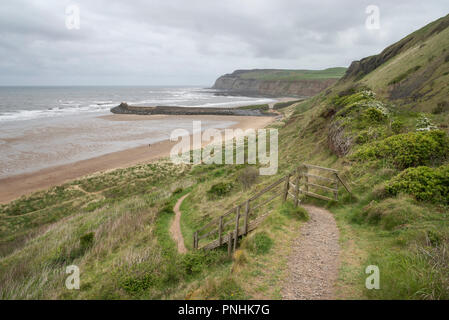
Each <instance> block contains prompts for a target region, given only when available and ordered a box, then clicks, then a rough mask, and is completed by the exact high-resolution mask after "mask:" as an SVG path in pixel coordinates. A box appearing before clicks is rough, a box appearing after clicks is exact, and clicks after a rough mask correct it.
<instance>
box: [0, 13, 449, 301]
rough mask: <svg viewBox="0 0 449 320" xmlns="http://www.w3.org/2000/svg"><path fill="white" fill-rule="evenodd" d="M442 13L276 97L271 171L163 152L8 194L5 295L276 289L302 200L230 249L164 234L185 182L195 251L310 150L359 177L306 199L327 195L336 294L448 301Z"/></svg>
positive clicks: (269, 293)
mask: <svg viewBox="0 0 449 320" xmlns="http://www.w3.org/2000/svg"><path fill="white" fill-rule="evenodd" d="M448 19H449V18H448V17H445V18H444V19H442V20H439V21H437V22H434V23H432V24H430V25H429V26H426V27H425V28H423V29H422V30H419V31H417V32H415V33H414V34H412V35H411V36H410V37H411V38H412V39H413V40H402V41H401V42H399V43H398V44H395V45H393V46H391V47H390V48H389V49H387V51H385V52H383V53H381V54H380V55H378V56H373V57H369V58H367V59H364V60H362V61H361V62H357V63H354V64H353V65H352V66H351V68H350V69H349V70H348V72H347V74H346V76H345V77H344V78H343V79H341V80H340V81H339V82H338V83H337V84H336V85H335V86H333V87H332V88H331V89H330V90H328V91H326V93H322V94H320V95H318V96H315V97H313V98H311V99H308V100H306V101H302V102H297V103H294V104H293V105H290V106H288V107H285V108H282V109H281V111H282V112H283V113H284V115H285V118H284V119H283V120H282V121H278V122H275V123H273V124H272V127H275V128H278V129H279V139H280V140H279V142H280V145H279V162H280V163H279V170H278V173H277V175H275V176H258V175H257V173H256V172H257V170H254V169H255V168H254V167H257V166H249V165H239V166H234V165H198V166H180V167H179V166H174V165H171V164H170V163H165V162H159V163H156V164H150V165H140V166H136V167H132V168H128V169H120V170H113V171H111V172H106V173H100V174H97V175H93V176H90V177H86V178H83V179H79V180H77V181H75V182H72V183H69V184H66V185H64V186H61V187H57V188H53V189H51V190H48V191H45V192H39V193H36V194H34V195H32V196H30V197H24V198H21V199H19V200H16V201H14V202H12V203H10V204H8V205H4V206H2V207H1V209H0V222H1V224H0V225H1V229H0V243H1V253H0V254H1V258H0V297H1V298H66V299H79V298H108V299H114V298H125V299H144V298H152V299H170V298H181V299H184V298H189V299H195V298H215V299H242V298H275V299H276V298H280V297H281V296H280V289H281V287H282V284H283V280H284V279H285V277H286V272H287V270H286V259H287V257H288V254H289V252H290V250H291V246H290V244H291V241H292V240H293V239H294V238H295V237H296V236H297V234H298V229H299V228H300V226H301V224H302V223H303V220H302V217H303V216H304V215H303V213H302V212H300V210H296V209H295V208H294V207H293V206H292V205H291V203H289V202H287V203H286V204H281V203H280V202H273V203H271V205H270V207H269V208H268V210H269V211H270V212H271V214H270V218H269V219H267V220H265V222H264V223H263V225H262V226H261V227H260V228H259V229H258V230H257V231H255V232H253V233H252V234H250V235H249V236H248V237H246V238H245V239H243V241H242V242H241V244H240V247H239V250H237V252H236V253H235V254H234V257H233V259H232V260H231V259H228V258H227V257H226V252H224V250H216V251H213V252H210V253H208V254H204V253H201V252H191V251H190V252H189V253H188V254H187V255H179V254H178V253H177V252H176V250H175V244H174V242H173V241H172V240H171V238H170V237H169V233H168V228H169V224H170V221H171V220H172V218H173V211H172V208H173V205H174V203H175V202H176V200H177V199H178V198H179V197H180V196H182V195H183V194H185V193H187V192H189V193H190V195H189V196H188V197H187V198H186V200H185V201H184V202H183V205H182V206H181V211H182V212H183V216H182V219H181V227H182V232H183V234H184V237H185V239H186V241H187V242H186V245H187V247H188V249H190V248H191V244H192V243H191V240H190V239H192V234H193V231H194V230H195V229H197V228H198V227H201V226H203V225H205V224H206V223H207V222H208V221H210V220H211V219H212V218H214V217H217V216H219V215H220V214H222V213H223V212H224V211H225V210H226V209H229V208H231V207H232V206H233V204H234V203H235V202H236V201H242V200H244V199H246V198H247V197H248V196H249V195H253V194H254V193H256V192H257V191H258V190H261V189H263V188H264V186H267V185H268V184H269V183H270V182H272V181H274V180H275V179H277V178H279V177H280V176H281V175H283V174H285V173H287V172H289V171H290V170H292V169H294V168H295V167H297V165H298V164H300V163H302V162H308V163H313V164H317V165H323V166H327V167H332V168H336V169H339V170H340V172H341V175H342V176H343V178H344V179H345V180H346V181H348V182H349V183H350V185H351V187H352V189H353V195H352V196H349V195H348V194H347V193H346V194H345V193H342V194H343V195H344V196H343V197H341V201H340V202H339V203H334V202H330V203H326V202H323V201H319V200H316V201H311V200H310V199H303V201H304V202H314V203H316V205H319V206H327V207H328V208H329V209H330V210H331V211H332V212H333V213H334V215H335V218H336V220H337V223H338V226H339V228H340V237H341V239H340V242H341V247H342V252H341V256H340V258H341V262H342V265H341V269H340V277H339V279H338V282H337V293H338V298H341V299H348V298H362V299H366V298H370V299H379V298H381V299H382V298H384V299H448V298H449V269H448V266H449V255H448V252H449V251H448V249H449V210H448V209H449V203H448V199H449V189H448V186H449V161H448V159H449V138H448V126H447V124H448V122H449V121H448V120H449V110H448V109H447V108H446V104H445V101H447V99H446V98H445V97H446V95H445V94H446V93H447V84H448V81H447V80H448V79H447V74H446V75H445V72H444V71H443V70H444V68H446V70H448V69H447V66H448V65H449V64H448V63H447V62H445V60H446V58H445V55H446V52H447V51H449V44H448V43H447V40H446V39H447V32H448V28H447V26H446V27H444V26H445V25H446V23H447V20H448ZM406 39H407V38H406ZM428 48H432V50H428ZM437 62H438V63H437ZM418 65H419V66H420V67H419V68H416V66H418ZM399 66H400V67H399ZM410 70H411V71H410ZM426 70H427V71H426ZM428 70H433V72H432V73H430V72H429V71H428ZM420 72H424V73H423V74H422V77H418V76H417V75H416V76H415V73H420ZM426 75H428V77H426ZM420 79H421V80H420ZM422 79H425V81H422ZM412 87H413V88H414V89H413V90H411V91H410V94H408V95H404V96H398V95H396V93H397V92H405V91H402V90H405V89H407V90H409V88H412ZM445 92H446V93H445ZM415 93H419V94H418V96H417V97H415V98H413V96H414V94H415ZM70 264H76V265H78V266H79V267H80V269H81V290H73V291H69V290H67V289H65V287H64V281H65V277H66V275H65V266H67V265H70ZM368 265H377V266H379V269H380V286H381V289H380V290H367V289H366V288H365V278H366V276H367V275H366V274H365V273H364V271H365V268H366V266H368Z"/></svg>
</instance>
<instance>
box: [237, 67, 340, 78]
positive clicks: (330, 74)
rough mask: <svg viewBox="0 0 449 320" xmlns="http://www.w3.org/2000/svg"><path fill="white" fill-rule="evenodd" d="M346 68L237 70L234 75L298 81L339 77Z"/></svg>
mask: <svg viewBox="0 0 449 320" xmlns="http://www.w3.org/2000/svg"><path fill="white" fill-rule="evenodd" d="M345 71H346V68H344V67H340V68H329V69H324V70H277V69H260V70H237V71H235V72H234V73H233V75H238V76H239V77H240V78H242V79H255V80H267V81H275V80H283V81H298V80H306V79H339V78H341V77H343V75H344V74H345Z"/></svg>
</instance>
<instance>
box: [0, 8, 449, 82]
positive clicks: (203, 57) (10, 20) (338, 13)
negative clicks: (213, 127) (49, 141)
mask: <svg viewBox="0 0 449 320" xmlns="http://www.w3.org/2000/svg"><path fill="white" fill-rule="evenodd" d="M71 5H76V6H77V7H78V8H79V17H80V20H79V21H80V24H79V29H76V28H73V27H74V26H75V27H76V19H72V18H73V17H74V15H73V13H74V11H72V10H71V8H73V7H70V6H71ZM368 5H376V6H378V7H379V10H380V15H379V17H380V25H379V26H380V28H379V29H368V28H367V27H366V23H365V22H366V20H367V17H368V16H370V14H367V13H366V8H367V6H368ZM67 6H69V11H68V13H66V9H67ZM448 13H449V1H448V0H427V1H423V0H407V1H391V0H385V1H384V0H381V1H380V0H372V1H360V0H352V1H349V0H338V1H337V0H333V1H330V0H325V1H318V0H310V1H309V0H307V1H299V0H298V1H287V0H285V1H281V0H204V1H199V0H188V1H187V0H164V1H162V0H160V1H159V0H147V1H143V0H133V1H114V0H96V1H93V0H90V1H82V0H79V1H64V0H41V1H33V0H2V2H1V5H0V85H212V84H213V82H214V80H215V78H217V77H218V76H219V75H221V74H224V73H229V72H232V71H233V70H235V69H252V68H288V69H323V68H328V67H334V66H348V65H349V64H350V63H351V61H353V60H358V59H361V58H363V57H365V56H369V55H373V54H376V53H379V52H380V51H381V50H382V49H383V48H385V47H386V46H387V45H389V44H392V43H394V42H395V41H397V40H400V39H401V38H402V37H404V36H405V35H407V34H409V33H410V32H412V31H414V30H416V29H419V28H420V27H422V26H424V25H425V24H427V23H429V22H431V21H433V20H435V19H437V18H439V17H442V16H444V15H446V14H448ZM370 21H372V20H370ZM67 23H68V25H69V28H68V27H67Z"/></svg>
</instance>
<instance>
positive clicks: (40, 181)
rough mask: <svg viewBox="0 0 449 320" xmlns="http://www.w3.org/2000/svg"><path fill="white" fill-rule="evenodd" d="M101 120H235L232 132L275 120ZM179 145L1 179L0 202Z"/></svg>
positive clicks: (228, 118) (152, 157)
mask: <svg viewBox="0 0 449 320" xmlns="http://www.w3.org/2000/svg"><path fill="white" fill-rule="evenodd" d="M101 118H102V119H105V120H109V121H134V120H135V121H142V120H155V119H167V121H169V120H170V119H186V120H192V121H193V120H201V121H208V120H214V121H235V122H236V124H235V125H233V126H231V127H230V128H233V129H237V128H239V129H242V130H246V129H250V128H252V129H260V128H264V127H265V126H267V125H268V124H269V123H271V122H272V121H274V120H275V117H240V116H213V115H209V116H208V115H204V116H168V115H154V116H139V115H106V116H102V117H101ZM177 143H178V142H171V141H170V140H165V141H161V142H157V143H154V144H151V146H150V147H149V146H148V145H144V146H140V147H135V148H130V149H127V150H123V151H118V152H113V153H108V154H105V155H102V156H98V157H94V158H90V159H87V160H81V161H77V162H74V163H70V164H64V165H59V166H53V167H50V168H45V169H42V170H38V171H35V172H31V173H23V174H19V175H13V176H9V177H6V178H2V179H0V203H7V202H9V201H11V200H14V199H16V198H19V197H20V196H22V195H27V194H30V193H32V192H35V191H38V190H42V189H47V188H49V187H52V186H56V185H60V184H63V183H65V182H68V181H71V180H74V179H77V178H80V177H82V176H85V175H89V174H93V173H95V172H100V171H106V170H111V169H116V168H126V167H129V166H132V165H136V164H138V163H145V162H150V161H155V160H157V159H161V158H164V157H167V156H169V155H170V150H171V148H172V147H173V146H174V145H176V144H177Z"/></svg>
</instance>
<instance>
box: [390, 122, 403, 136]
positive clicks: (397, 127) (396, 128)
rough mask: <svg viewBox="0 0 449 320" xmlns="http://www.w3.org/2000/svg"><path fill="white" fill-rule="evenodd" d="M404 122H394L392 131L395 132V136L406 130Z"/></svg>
mask: <svg viewBox="0 0 449 320" xmlns="http://www.w3.org/2000/svg"><path fill="white" fill-rule="evenodd" d="M404 127H405V126H404V122H403V121H402V120H399V119H397V120H393V121H392V122H391V131H393V133H394V134H399V133H401V132H402V131H403V130H404Z"/></svg>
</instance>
